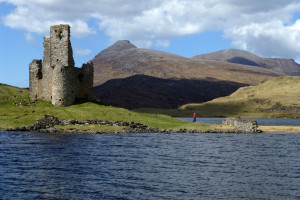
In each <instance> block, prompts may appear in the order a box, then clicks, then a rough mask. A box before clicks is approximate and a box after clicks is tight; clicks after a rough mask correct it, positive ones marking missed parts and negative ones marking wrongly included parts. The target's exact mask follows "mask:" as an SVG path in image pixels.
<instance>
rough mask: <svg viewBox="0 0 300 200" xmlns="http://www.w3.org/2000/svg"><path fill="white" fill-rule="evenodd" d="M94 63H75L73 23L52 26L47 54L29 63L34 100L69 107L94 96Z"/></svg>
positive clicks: (47, 38)
mask: <svg viewBox="0 0 300 200" xmlns="http://www.w3.org/2000/svg"><path fill="white" fill-rule="evenodd" d="M93 77H94V68H93V63H91V62H89V63H86V64H83V65H82V67H81V68H76V67H75V66H74V59H73V51H72V46H71V41H70V26H69V25H67V24H60V25H54V26H51V27H50V36H47V37H44V57H43V62H42V60H36V59H34V60H33V61H32V62H31V63H30V64H29V90H30V97H31V98H32V99H43V100H46V101H51V102H52V104H53V105H55V106H68V105H72V104H74V103H75V99H76V98H85V99H92V98H93Z"/></svg>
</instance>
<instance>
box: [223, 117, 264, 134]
mask: <svg viewBox="0 0 300 200" xmlns="http://www.w3.org/2000/svg"><path fill="white" fill-rule="evenodd" d="M222 124H224V125H232V126H234V127H235V129H236V130H238V131H243V132H246V133H260V132H261V130H260V129H259V127H258V124H257V121H255V120H244V119H241V118H235V117H228V118H225V119H224V120H223V121H222Z"/></svg>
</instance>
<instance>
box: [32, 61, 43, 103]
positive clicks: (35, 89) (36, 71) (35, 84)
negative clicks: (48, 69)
mask: <svg viewBox="0 0 300 200" xmlns="http://www.w3.org/2000/svg"><path fill="white" fill-rule="evenodd" d="M42 78H43V73H42V60H37V59H34V60H33V61H32V62H31V63H30V68H29V85H30V86H31V87H29V92H30V98H31V99H35V98H38V97H40V96H41V94H42V88H41V84H42Z"/></svg>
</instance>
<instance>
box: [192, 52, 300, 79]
mask: <svg viewBox="0 0 300 200" xmlns="http://www.w3.org/2000/svg"><path fill="white" fill-rule="evenodd" d="M193 58H195V59H204V60H214V61H222V62H229V63H237V64H242V65H250V66H257V67H263V68H268V69H272V70H274V71H278V72H282V73H284V74H286V75H291V76H299V75H300V65H299V64H297V63H296V62H295V61H294V60H292V59H283V58H262V57H259V56H257V55H255V54H253V53H250V52H248V51H244V50H238V49H225V50H221V51H217V52H213V53H208V54H203V55H198V56H194V57H193Z"/></svg>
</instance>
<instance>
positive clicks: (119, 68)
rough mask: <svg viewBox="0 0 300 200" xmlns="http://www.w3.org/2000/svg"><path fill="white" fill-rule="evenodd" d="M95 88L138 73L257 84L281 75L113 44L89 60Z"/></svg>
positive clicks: (131, 45) (167, 77) (160, 76)
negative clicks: (92, 66)
mask: <svg viewBox="0 0 300 200" xmlns="http://www.w3.org/2000/svg"><path fill="white" fill-rule="evenodd" d="M92 61H93V62H94V70H95V75H94V85H95V86H97V85H101V84H103V83H104V82H106V81H108V80H111V79H116V78H126V77H130V76H133V75H137V74H143V75H147V76H153V77H157V78H163V79H210V78H213V79H218V80H222V81H233V82H237V83H242V84H251V85H252V84H258V83H260V82H262V81H264V80H267V79H270V78H272V77H274V76H278V75H282V73H278V72H274V71H272V70H270V69H265V68H261V67H255V66H246V65H241V64H233V63H228V62H219V61H209V60H201V59H194V58H185V57H182V56H179V55H175V54H171V53H167V52H162V51H157V50H151V49H142V48H137V47H136V46H134V45H133V44H131V43H130V42H129V41H126V40H122V41H118V42H116V43H115V44H114V45H112V46H111V47H109V48H107V49H105V50H103V51H102V52H100V53H99V54H98V55H96V56H95V58H94V59H93V60H92Z"/></svg>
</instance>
